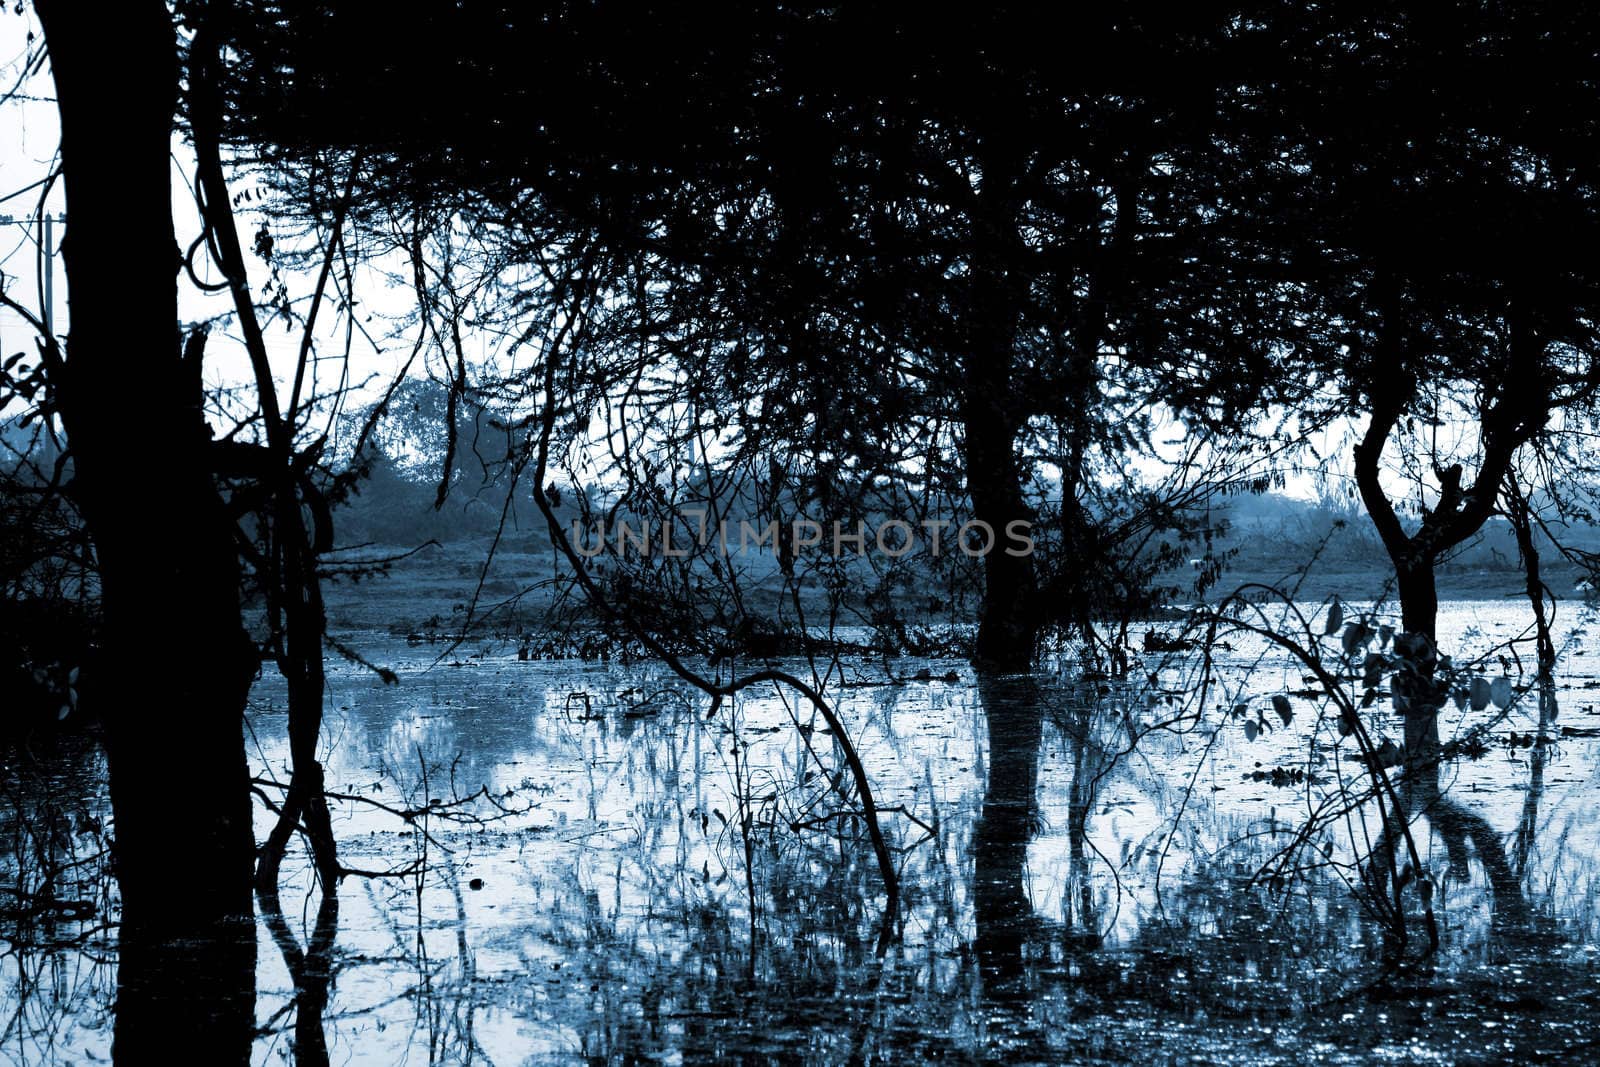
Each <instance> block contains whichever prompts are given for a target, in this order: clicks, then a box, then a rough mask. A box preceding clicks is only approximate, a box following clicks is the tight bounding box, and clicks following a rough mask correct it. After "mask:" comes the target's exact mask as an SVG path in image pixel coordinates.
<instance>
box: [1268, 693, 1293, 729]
mask: <svg viewBox="0 0 1600 1067" xmlns="http://www.w3.org/2000/svg"><path fill="white" fill-rule="evenodd" d="M1272 708H1273V710H1274V711H1276V712H1277V713H1278V718H1280V719H1282V720H1283V725H1285V726H1288V725H1289V724H1290V723H1291V722H1293V721H1294V705H1293V704H1291V703H1289V698H1288V697H1286V696H1284V695H1283V694H1282V693H1278V694H1276V695H1275V696H1273V698H1272Z"/></svg>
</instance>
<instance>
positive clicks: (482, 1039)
mask: <svg viewBox="0 0 1600 1067" xmlns="http://www.w3.org/2000/svg"><path fill="white" fill-rule="evenodd" d="M1525 614H1526V613H1525V611H1524V610H1523V606H1522V605H1520V604H1518V603H1516V602H1511V603H1509V604H1505V603H1490V602H1482V603H1479V602H1457V603H1453V604H1450V605H1447V607H1446V610H1445V611H1444V613H1443V615H1442V616H1441V626H1440V638H1441V640H1440V645H1441V648H1444V649H1456V650H1460V658H1462V659H1467V658H1468V657H1469V654H1471V653H1474V652H1480V653H1481V652H1489V653H1490V659H1489V662H1488V664H1487V670H1486V676H1498V675H1500V674H1501V672H1502V671H1503V670H1506V667H1505V666H1502V665H1501V663H1500V662H1499V661H1500V658H1501V657H1502V656H1504V657H1506V664H1507V665H1508V666H1509V667H1510V671H1509V672H1508V673H1510V674H1511V675H1512V676H1513V677H1520V675H1517V674H1516V671H1515V668H1516V666H1517V663H1516V659H1515V656H1516V652H1517V647H1518V646H1509V647H1508V646H1506V644H1505V643H1506V642H1507V641H1509V640H1510V639H1512V638H1515V637H1518V636H1519V635H1521V634H1522V631H1523V628H1524V625H1525V621H1524V620H1525ZM1559 621H1560V623H1561V625H1560V628H1559V629H1558V632H1557V639H1558V644H1559V646H1560V647H1561V649H1562V659H1561V667H1560V674H1559V688H1558V692H1557V698H1558V702H1559V715H1558V716H1556V717H1555V718H1553V719H1552V718H1551V717H1550V716H1549V715H1548V714H1546V715H1544V716H1543V717H1541V715H1540V712H1539V708H1538V702H1537V700H1536V699H1535V697H1534V695H1533V694H1531V693H1525V694H1522V695H1520V696H1519V697H1518V699H1516V700H1515V701H1514V702H1512V703H1511V705H1510V707H1509V708H1505V709H1502V708H1500V707H1498V706H1496V705H1493V704H1491V705H1489V706H1487V707H1484V708H1479V709H1478V710H1473V707H1472V705H1470V704H1469V705H1468V706H1466V707H1465V708H1462V709H1459V710H1458V709H1457V708H1455V707H1454V706H1453V705H1452V706H1448V707H1447V708H1446V709H1445V711H1444V713H1443V714H1442V716H1441V719H1440V732H1441V734H1442V736H1443V738H1444V739H1445V740H1446V741H1447V742H1449V741H1451V740H1452V739H1457V740H1460V741H1461V742H1462V744H1461V745H1460V746H1459V752H1458V754H1457V758H1454V759H1452V760H1451V761H1449V762H1448V763H1446V764H1445V765H1444V766H1443V768H1442V770H1441V776H1440V777H1441V787H1442V794H1441V797H1440V798H1438V799H1436V800H1434V801H1433V802H1431V803H1430V804H1429V805H1427V806H1426V807H1425V809H1424V810H1413V811H1408V812H1407V814H1408V816H1409V819H1410V825H1411V828H1412V839H1413V841H1414V846H1415V849H1416V857H1415V860H1414V861H1412V860H1404V861H1402V862H1400V863H1398V864H1397V865H1396V866H1395V867H1394V869H1393V870H1392V871H1391V872H1390V874H1389V875H1388V877H1391V878H1396V879H1401V880H1405V881H1409V882H1416V881H1418V880H1426V881H1428V882H1429V883H1430V884H1431V886H1432V888H1431V890H1430V891H1429V893H1427V894H1425V896H1426V897H1428V898H1431V906H1432V912H1433V921H1434V923H1435V925H1436V928H1437V931H1438V939H1439V945H1438V948H1437V950H1434V951H1431V952H1430V951H1428V950H1427V944H1428V938H1427V935H1426V932H1425V931H1426V927H1427V917H1426V916H1425V915H1424V914H1423V908H1422V905H1421V903H1420V901H1421V899H1422V897H1423V895H1419V894H1417V893H1414V892H1408V893H1407V894H1405V895H1404V901H1405V904H1404V906H1403V907H1402V908H1400V909H1399V913H1398V914H1396V913H1394V912H1393V911H1392V910H1386V906H1385V904H1384V900H1385V899H1386V897H1385V893H1386V890H1385V889H1384V882H1383V878H1384V877H1385V876H1384V874H1383V873H1382V872H1381V871H1378V870H1376V868H1377V866H1378V864H1377V863H1376V861H1375V859H1374V847H1375V846H1374V843H1375V842H1378V841H1379V840H1380V839H1381V838H1382V835H1383V833H1384V823H1383V820H1382V815H1381V812H1380V811H1379V810H1378V809H1379V806H1380V801H1379V800H1378V799H1376V798H1374V797H1372V795H1371V792H1370V790H1368V788H1367V784H1366V780H1365V779H1364V776H1363V775H1364V772H1363V767H1362V764H1361V762H1360V760H1359V758H1357V754H1356V752H1355V751H1354V749H1355V742H1354V740H1353V739H1352V738H1349V737H1344V736H1341V731H1340V730H1339V729H1337V728H1336V722H1335V720H1334V719H1333V718H1331V717H1330V716H1328V715H1326V714H1323V713H1322V712H1323V710H1324V708H1325V705H1326V703H1327V700H1326V694H1319V693H1318V691H1317V690H1316V689H1315V688H1314V687H1311V686H1309V685H1308V682H1307V679H1306V677H1305V675H1304V671H1303V668H1302V665H1301V664H1299V663H1296V662H1294V661H1292V660H1291V659H1290V658H1288V657H1287V656H1286V655H1285V654H1283V653H1281V652H1278V651H1269V650H1268V649H1267V648H1266V647H1265V646H1264V645H1262V644H1261V643H1260V642H1257V641H1251V640H1249V639H1247V638H1245V637H1242V636H1232V637H1228V638H1227V639H1226V640H1225V641H1223V642H1221V643H1219V644H1218V645H1216V646H1214V647H1213V648H1212V650H1211V656H1210V657H1207V656H1206V655H1205V654H1204V650H1202V649H1192V648H1191V649H1175V650H1172V651H1168V652H1163V653H1145V654H1144V655H1143V656H1142V657H1140V658H1139V662H1136V663H1135V664H1134V668H1135V669H1134V670H1132V671H1131V672H1130V678H1131V679H1132V681H1128V680H1117V679H1111V678H1103V677H1094V676H1087V677H1086V676H1085V675H1084V673H1083V672H1082V671H1081V670H1080V669H1079V668H1078V667H1077V666H1076V665H1075V664H1074V665H1070V666H1069V665H1065V664H1064V665H1063V666H1061V667H1060V668H1059V669H1057V670H1053V671H1044V672H1041V673H1040V674H1038V675H1036V676H1030V677H1023V676H1016V677H1004V678H984V679H979V678H976V677H975V676H974V675H973V673H972V672H971V670H970V669H969V668H968V667H967V666H966V665H965V664H963V663H961V662H958V661H954V660H919V659H905V658H899V659H890V660H884V659H882V658H871V657H859V656H850V657H845V658H844V659H842V660H839V661H836V662H827V663H824V662H818V663H817V664H815V665H813V664H811V663H807V662H805V661H796V662H792V663H789V664H788V666H789V668H790V669H792V670H794V671H796V672H797V673H799V674H800V675H801V676H802V677H806V678H809V677H811V672H812V670H813V666H815V668H816V669H817V670H818V671H819V672H821V673H822V674H823V675H824V679H823V680H824V681H825V682H826V683H827V684H826V687H825V691H826V693H827V694H828V695H829V697H830V698H831V699H832V700H833V701H834V703H835V705H836V707H837V708H838V711H839V714H840V716H841V718H842V720H843V721H844V723H845V724H846V726H847V728H848V730H849V733H850V736H851V739H852V741H853V742H854V745H855V747H856V748H857V750H858V751H859V753H860V756H861V759H862V762H863V763H864V765H865V767H866V770H867V772H868V777H869V779H870V781H871V783H872V789H873V792H874V793H875V795H876V803H877V807H878V809H879V818H880V819H881V822H882V826H883V829H884V832H885V834H886V836H887V838H888V843H889V846H890V847H891V849H892V852H893V856H894V861H895V865H896V868H897V871H898V875H899V881H900V887H899V888H900V894H899V902H900V903H899V907H898V909H896V910H894V911H893V912H891V911H890V909H889V908H888V907H887V904H888V901H887V898H886V895H885V892H884V882H883V878H882V876H881V874H880V871H879V868H878V865H877V862H876V861H875V859H874V853H873V849H872V846H871V843H870V842H869V839H868V833H867V828H866V826H865V823H864V821H863V818H862V813H861V811H860V805H859V797H858V796H857V795H856V794H855V793H854V791H853V787H852V785H851V782H850V780H849V777H848V775H847V773H846V767H845V763H844V761H843V758H842V753H841V751H840V749H839V746H838V745H837V744H836V739H835V738H834V737H833V736H832V734H831V733H830V731H829V729H828V726H827V724H826V723H825V722H824V721H823V719H822V717H821V716H819V715H818V714H817V713H816V711H815V710H814V709H813V708H811V707H808V706H807V705H805V704H804V703H803V702H797V700H796V698H795V696H794V694H792V693H789V692H786V691H783V690H779V689H773V688H767V689H764V690H763V689H755V690H751V691H749V692H748V693H747V694H746V695H745V696H744V697H742V698H741V699H739V700H738V701H736V702H729V703H726V704H723V705H722V706H720V707H716V708H713V707H712V705H711V702H710V701H709V699H708V698H706V697H704V696H703V695H701V694H699V693H698V692H696V691H694V690H692V689H690V688H688V687H687V686H685V685H684V684H683V683H681V682H680V681H678V680H677V679H676V678H675V677H674V676H673V675H671V674H670V672H668V671H667V670H666V669H665V668H664V667H662V666H660V665H657V664H651V663H633V664H623V663H617V662H583V661H549V660H536V659H535V660H521V659H519V658H518V655H517V651H518V644H517V642H515V641H503V640H487V639H485V640H482V641H476V642H474V641H469V642H467V643H465V644H462V645H460V646H458V647H454V648H448V647H446V646H444V645H440V644H428V643H408V642H407V641H405V640H404V639H403V638H396V637H393V636H389V635H385V634H379V633H363V634H350V635H345V636H344V638H343V639H344V640H345V641H346V642H347V643H348V644H350V645H352V646H353V647H359V648H360V650H361V652H362V654H363V655H364V656H366V657H367V658H368V659H370V660H372V661H373V662H376V663H379V664H382V665H384V666H386V667H389V668H391V669H393V670H394V671H395V672H396V674H397V676H398V681H397V683H396V684H392V685H390V684H385V683H384V681H383V680H381V679H380V678H378V677H376V676H374V675H373V674H372V673H371V672H370V671H368V670H366V669H365V668H363V667H359V666H354V665H339V666H336V667H331V668H330V669H331V671H332V673H331V675H330V685H329V707H328V712H327V716H326V721H325V724H324V737H323V754H324V758H325V761H326V767H327V788H328V790H329V792H330V794H331V804H332V808H333V812H334V827H335V830H336V832H337V835H338V840H339V844H340V849H341V859H342V861H343V862H344V863H345V864H346V865H347V866H348V867H350V868H353V869H354V870H355V871H356V872H358V873H353V874H351V875H348V876H347V877H345V878H344V879H343V880H342V882H341V884H340V885H339V886H338V892H337V895H336V897H335V898H333V899H334V900H335V902H336V905H337V907H336V909H335V908H332V907H329V906H328V905H327V903H326V902H325V901H324V898H323V897H322V895H321V894H320V893H318V892H317V891H316V889H315V886H314V881H315V875H314V873H313V870H312V868H311V864H310V861H309V859H308V858H307V857H306V856H304V855H303V854H302V853H300V852H298V851H291V854H290V857H289V859H288V860H287V861H286V863H285V867H284V876H285V877H284V881H285V885H286V888H285V891H284V892H283V894H282V896H281V899H280V901H279V904H280V907H279V908H278V909H276V910H273V909H268V908H263V913H262V915H261V916H260V922H259V930H258V939H259V959H260V968H259V973H258V976H257V981H256V990H255V1020H256V1026H257V1034H256V1038H255V1051H254V1058H255V1060H256V1061H257V1062H259V1063H277V1062H336V1063H355V1062H360V1063H434V1062H442V1063H468V1062H471V1063H493V1064H507V1063H527V1062H592V1063H631V1062H668V1063H671V1062H703V1061H740V1060H750V1061H758V1062H759V1061H767V1060H784V1061H792V1062H804V1063H818V1064H832V1063H843V1062H862V1063H872V1062H912V1063H915V1062H923V1061H926V1060H954V1061H958V1062H964V1061H989V1060H1006V1061H1009V1062H1107V1063H1113V1062H1186V1063H1189V1062H1192V1063H1214V1062H1235V1061H1241V1062H1242V1061H1249V1062H1268V1063H1270V1062H1282V1063H1303V1062H1327V1063H1345V1062H1378V1061H1382V1062H1423V1063H1477V1062H1483V1063H1490V1062H1503V1061H1508V1060H1533V1061H1537V1060H1552V1061H1557V1062H1584V1061H1587V1060H1590V1059H1593V1058H1594V1057H1596V1056H1597V1055H1600V1045H1597V1044H1596V1042H1597V1040H1600V1023H1597V1022H1596V1021H1595V1019H1596V1008H1597V1007H1600V982H1597V979H1600V928H1597V914H1596V912H1597V907H1596V904H1597V901H1596V892H1597V887H1600V883H1597V879H1596V874H1597V870H1600V867H1597V860H1600V855H1597V849H1596V833H1595V820H1594V818H1593V810H1594V809H1593V804H1594V799H1593V798H1594V796H1595V791H1596V788H1597V786H1600V780H1597V779H1600V765H1597V757H1600V748H1597V745H1600V646H1597V647H1596V648H1595V650H1594V651H1591V650H1590V648H1589V640H1590V639H1589V637H1588V633H1589V626H1590V623H1589V620H1588V618H1587V617H1586V616H1585V615H1584V614H1583V612H1582V611H1581V610H1580V609H1578V608H1576V607H1571V606H1569V607H1567V608H1565V609H1564V614H1563V615H1562V616H1561V618H1560V620H1559ZM1594 633H1595V634H1596V636H1600V628H1597V629H1595V631H1594ZM1490 650H1493V651H1490ZM1527 658H1528V657H1527V654H1526V649H1523V659H1524V660H1526V659H1527ZM1529 670H1530V672H1531V667H1530V668H1529ZM1207 677H1209V678H1210V679H1211V684H1210V685H1209V686H1207V687H1205V688H1203V689H1202V686H1201V683H1202V682H1204V681H1205V679H1206V678H1207ZM1274 696H1282V697H1284V698H1285V701H1286V703H1284V704H1282V705H1280V703H1279V702H1275V701H1273V700H1272V697H1274ZM1241 705H1243V706H1244V707H1245V708H1246V709H1249V710H1248V711H1247V712H1246V713H1245V714H1242V715H1241V714H1236V713H1235V712H1236V710H1237V709H1238V708H1239V707H1240V706H1241ZM1256 709H1265V714H1264V715H1262V714H1258V712H1257V710H1256ZM1283 709H1287V710H1283ZM1365 714H1367V715H1368V716H1369V717H1370V720H1371V729H1372V732H1373V735H1374V736H1375V737H1380V736H1381V737H1396V736H1399V735H1400V729H1401V728H1400V725H1399V723H1398V719H1396V718H1395V717H1394V716H1393V715H1392V713H1391V712H1390V711H1389V710H1388V701H1382V702H1379V703H1377V704H1375V705H1374V706H1373V707H1372V708H1370V709H1369V710H1368V711H1367V712H1366V713H1365ZM1246 724H1249V726H1250V728H1249V729H1246ZM248 729H249V734H248V740H249V746H250V752H251V759H252V763H253V765H254V768H255V770H256V773H257V775H258V785H259V793H260V801H261V804H260V809H259V810H260V815H259V827H258V829H259V835H258V836H262V837H264V836H265V834H266V833H267V831H268V830H269V829H270V827H271V825H272V821H273V816H272V813H271V810H270V809H269V807H268V805H269V804H271V803H275V802H277V801H278V800H281V797H282V788H281V783H286V782H287V780H288V768H287V763H288V760H289V753H288V745H287V740H286V712H285V696H284V692H283V688H282V685H281V682H279V681H278V680H277V679H275V678H273V677H270V676H269V677H264V678H263V679H262V680H261V681H260V682H259V683H258V685H257V687H256V690H255V692H254V693H253V695H252V701H251V713H250V716H249V721H248ZM5 760H6V770H7V773H6V775H5V781H6V783H7V787H6V798H5V799H6V804H7V810H6V812H5V815H4V819H5V822H4V835H3V840H4V843H5V847H6V849H7V850H8V852H7V856H6V859H5V879H4V882H3V883H0V884H4V885H5V886H8V887H10V888H11V889H12V890H14V892H11V893H4V895H3V896H0V915H4V922H5V926H6V930H5V935H6V939H7V940H6V947H5V953H4V958H3V960H0V978H3V982H4V985H3V987H0V1061H4V1062H15V1063H25V1064H33V1063H56V1062H62V1063H78V1062H95V1061H109V1060H110V1058H111V1038H112V1028H113V1025H114V1023H115V1012H116V1003H115V1000H116V989H117V981H116V967H117V962H118V961H117V948H116V938H115V928H114V920H115V917H116V910H115V891H114V883H113V882H112V881H111V879H110V878H109V876H108V874H107V872H106V870H105V864H104V857H103V844H104V841H105V838H106V834H107V831H108V829H109V827H108V825H107V824H108V822H109V806H108V804H107V803H106V801H105V799H104V794H103V785H102V778H101V770H100V757H99V756H98V755H97V754H96V753H95V751H94V749H93V747H92V746H91V745H90V744H88V743H86V742H81V741H78V740H75V739H73V738H71V737H66V738H58V739H55V740H51V741H48V742H38V743H35V744H32V745H31V746H28V747H25V748H15V749H12V750H10V751H8V752H7V753H6V756H5ZM1401 795H1402V794H1395V796H1397V797H1399V796H1401ZM1419 807H1420V806H1419ZM1399 851H1403V850H1399ZM46 883H48V884H49V885H50V886H51V893H52V894H53V896H52V897H51V899H52V900H54V901H55V902H56V903H58V904H62V905H65V904H71V905H73V906H71V907H65V906H62V907H51V908H40V907H31V908H25V907H23V906H21V902H22V901H24V900H33V901H35V902H37V901H38V900H39V899H40V896H41V894H40V887H41V885H43V884H46ZM24 893H26V894H27V896H24V895H23V894H24ZM4 896H10V897H12V899H14V900H16V901H18V902H19V903H18V906H16V907H7V905H8V903H9V902H8V901H7V900H6V899H4Z"/></svg>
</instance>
